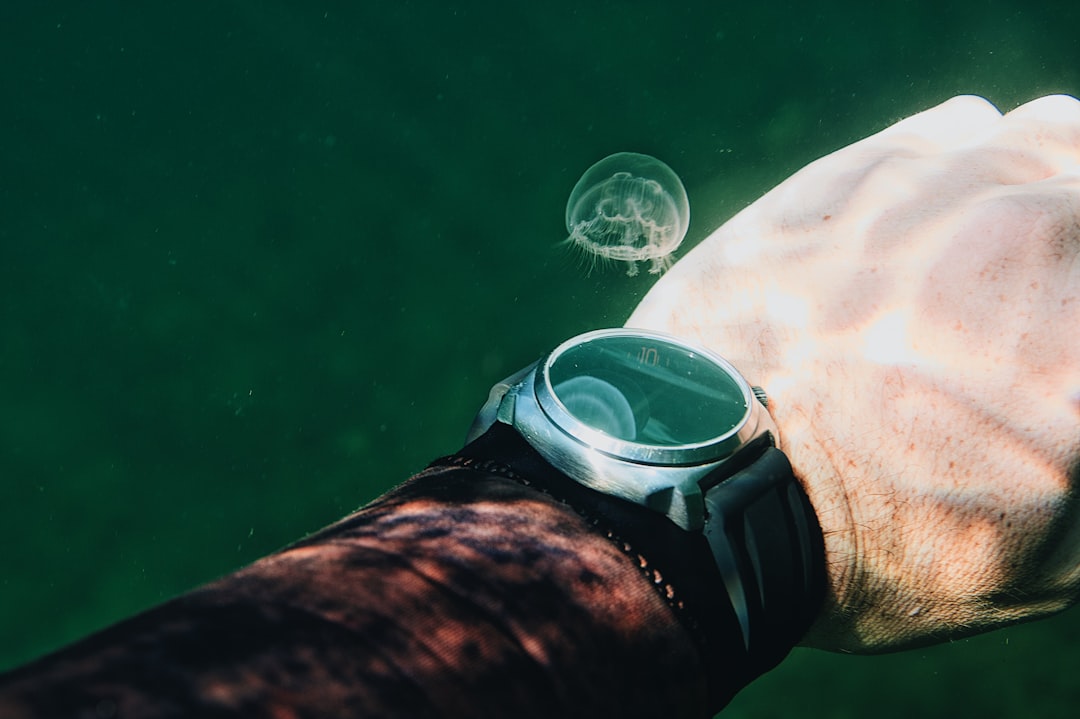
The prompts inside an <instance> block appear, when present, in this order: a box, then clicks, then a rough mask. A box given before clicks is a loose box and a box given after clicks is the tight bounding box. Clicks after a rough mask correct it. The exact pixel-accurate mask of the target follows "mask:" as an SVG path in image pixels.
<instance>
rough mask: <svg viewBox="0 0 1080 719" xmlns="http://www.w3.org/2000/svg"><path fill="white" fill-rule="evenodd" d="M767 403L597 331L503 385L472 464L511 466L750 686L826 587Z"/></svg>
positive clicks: (653, 345)
mask: <svg viewBox="0 0 1080 719" xmlns="http://www.w3.org/2000/svg"><path fill="white" fill-rule="evenodd" d="M765 401H766V399H765V396H764V393H763V392H761V390H759V389H757V388H753V387H751V386H750V385H749V384H748V383H747V381H746V380H745V379H744V378H743V377H742V375H740V374H739V372H738V371H737V370H736V369H735V367H734V366H732V364H731V363H730V362H728V361H727V360H725V359H724V358H722V357H720V356H718V355H716V354H714V353H713V352H711V351H710V350H708V349H706V348H704V347H698V346H695V345H693V344H691V343H689V342H686V341H684V340H682V339H680V338H677V337H674V336H671V335H667V334H662V333H659V332H653V331H645V330H639V329H630V328H623V329H605V330H597V331H593V332H588V333H585V334H582V335H579V336H577V337H573V338H571V339H569V340H567V341H565V342H563V343H562V344H560V345H559V346H558V347H556V348H555V349H554V350H552V351H551V352H549V353H547V354H546V355H544V356H543V357H542V358H541V359H540V360H539V361H537V362H535V363H533V364H531V365H529V366H528V367H526V368H524V369H522V370H521V371H520V372H517V373H515V374H513V375H511V376H510V377H508V378H506V379H505V380H503V381H502V382H499V383H497V384H496V385H495V386H494V387H493V388H492V389H491V392H490V395H489V397H488V400H487V402H486V403H485V404H484V405H483V407H482V408H481V409H480V411H479V413H478V414H477V416H476V419H475V420H474V422H473V426H472V428H471V429H470V431H469V434H468V440H469V444H468V445H467V446H466V448H465V450H463V454H464V455H465V456H472V457H475V458H488V459H491V460H494V461H501V462H503V463H505V464H507V465H509V466H510V467H512V468H514V469H515V470H516V474H517V475H518V476H520V477H521V478H523V480H524V481H526V482H527V483H529V484H531V485H534V486H537V487H538V488H539V489H541V490H543V491H546V492H548V493H549V494H551V495H553V496H555V497H556V498H557V499H560V500H561V501H564V502H566V503H567V504H569V505H570V506H571V507H572V508H574V509H575V510H577V511H578V512H579V514H581V515H582V516H584V517H585V518H586V519H588V520H589V521H590V522H592V523H593V524H595V525H597V526H598V528H600V529H602V530H603V531H605V532H606V533H607V534H608V536H610V537H612V538H613V539H614V540H615V541H616V542H617V543H618V544H620V546H622V547H623V548H624V550H626V551H628V553H631V554H633V555H634V556H635V557H636V558H637V559H638V562H639V564H640V565H642V566H643V568H644V569H646V570H647V571H646V575H647V576H648V577H649V578H650V580H651V581H652V582H653V583H654V584H656V585H657V587H658V589H660V590H661V593H662V595H663V596H664V598H665V599H666V600H668V601H669V604H671V605H672V606H673V608H674V609H675V610H676V612H677V613H678V614H679V615H680V617H681V618H682V619H683V620H684V624H686V625H687V626H688V629H690V631H691V632H692V633H693V634H695V636H696V639H697V641H698V642H699V645H700V646H701V647H702V652H703V654H704V655H705V660H706V664H711V665H714V666H712V667H710V671H725V672H728V673H729V674H730V673H731V672H733V671H736V672H738V671H742V670H745V671H746V672H747V673H748V675H749V676H748V678H746V679H745V681H746V682H749V681H750V680H751V679H753V678H754V677H756V676H758V675H759V674H761V673H763V672H764V671H767V670H768V669H770V668H772V666H774V665H775V664H777V663H779V661H780V660H781V659H782V658H783V657H784V656H786V654H787V653H788V651H790V649H791V648H792V647H793V646H794V645H795V643H797V642H798V640H799V639H800V638H801V637H802V635H803V634H804V633H805V631H806V630H807V629H808V628H809V626H810V623H811V622H812V621H813V619H814V617H815V616H816V615H817V612H818V610H819V608H820V605H821V601H822V598H823V595H824V585H825V571H824V548H823V542H822V536H821V529H820V527H819V525H818V522H817V517H816V515H815V514H814V511H813V507H812V506H811V505H810V502H809V500H808V499H807V497H806V494H805V493H804V492H803V490H802V488H801V486H800V485H799V483H798V481H797V480H796V478H795V476H794V473H793V471H792V468H791V465H790V463H789V462H788V460H787V458H786V457H785V455H784V454H783V453H782V452H781V451H780V450H779V449H778V447H777V437H778V433H777V429H776V425H775V424H774V422H773V420H772V418H771V417H770V415H769V413H768V411H767V409H766V406H765ZM733 652H734V653H735V655H737V656H738V657H739V658H740V662H739V663H738V667H737V668H736V669H732V667H731V666H728V665H729V664H730V663H731V660H730V656H731V654H732V653H733ZM719 654H723V655H724V656H723V657H721V656H719ZM719 665H723V666H719Z"/></svg>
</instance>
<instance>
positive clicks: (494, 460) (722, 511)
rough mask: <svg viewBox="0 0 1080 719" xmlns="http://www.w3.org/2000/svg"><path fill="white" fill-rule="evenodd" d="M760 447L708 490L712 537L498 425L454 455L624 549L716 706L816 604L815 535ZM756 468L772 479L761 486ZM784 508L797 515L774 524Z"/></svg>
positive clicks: (800, 629) (791, 641)
mask: <svg viewBox="0 0 1080 719" xmlns="http://www.w3.org/2000/svg"><path fill="white" fill-rule="evenodd" d="M763 450H764V453H768V454H764V453H763V454H762V455H761V456H760V457H759V458H758V459H757V461H754V462H752V464H753V466H754V469H753V472H752V473H751V471H750V469H749V468H748V467H744V468H743V470H742V471H741V472H739V471H736V472H735V473H734V474H733V476H731V477H730V479H729V480H728V481H727V482H725V485H724V488H723V489H724V493H721V494H719V495H718V494H715V493H712V492H711V491H710V494H711V498H712V499H713V500H715V501H712V502H710V506H709V510H708V511H709V512H710V514H711V518H710V527H711V531H712V535H711V536H710V537H709V538H708V539H706V534H704V533H700V532H699V533H690V532H686V531H684V530H682V529H681V528H679V527H678V526H676V525H675V524H674V523H673V522H671V521H670V520H669V519H667V518H666V517H664V516H663V515H661V514H659V513H657V512H655V511H654V510H651V509H648V508H646V507H644V506H641V505H638V504H634V503H631V502H628V501H625V500H622V499H619V498H617V497H612V496H610V495H606V494H603V493H601V492H597V491H595V490H593V489H590V488H588V487H585V486H583V485H581V484H580V483H578V482H576V481H574V480H572V479H570V478H569V477H567V476H566V475H564V474H562V473H561V472H559V471H558V470H555V469H554V468H552V467H551V466H550V465H549V464H548V463H547V462H546V461H545V460H544V459H543V458H542V457H541V456H540V455H539V454H538V453H537V452H536V451H535V450H534V449H533V448H532V447H530V446H529V444H528V443H527V442H525V440H524V439H523V438H521V437H520V435H518V434H517V433H516V432H515V431H514V430H513V429H512V428H511V427H509V426H507V425H503V424H500V423H496V424H495V425H493V426H492V428H491V429H489V430H488V432H487V433H485V434H484V435H482V436H481V437H480V438H479V439H477V440H476V441H474V442H473V443H471V444H470V445H469V446H467V447H466V448H465V449H464V450H462V452H460V453H459V454H458V455H457V457H458V458H464V459H465V460H467V461H472V462H480V463H481V464H480V465H479V466H483V467H486V468H488V469H491V467H492V466H496V465H504V466H506V467H508V468H511V470H512V472H511V474H512V476H513V477H515V478H516V479H518V481H521V482H522V483H523V484H526V485H528V486H530V487H533V488H536V489H539V490H540V491H542V492H544V493H545V494H547V495H549V496H550V497H552V498H554V499H556V500H558V501H559V502H561V503H563V504H565V505H567V506H569V507H570V508H571V509H573V510H574V511H575V512H576V513H577V514H578V515H579V516H581V517H582V518H583V519H584V520H585V521H586V523H587V524H588V525H589V526H590V527H592V528H593V530H594V531H595V532H596V533H597V534H600V535H602V536H604V537H606V539H607V540H608V541H610V542H611V543H612V545H613V546H615V547H616V548H617V549H618V550H619V551H621V552H622V553H624V554H625V555H626V557H627V559H628V561H630V562H631V564H632V565H633V566H634V567H635V568H636V569H637V571H638V572H639V573H640V574H641V576H642V578H643V579H644V580H645V581H646V582H647V583H648V584H649V585H650V587H651V588H652V591H654V592H655V593H656V594H657V596H658V597H659V598H660V599H661V600H662V601H664V603H665V604H667V606H668V607H669V608H670V609H671V611H672V612H673V614H674V616H675V617H676V618H677V619H678V620H679V622H680V623H681V624H682V626H683V627H684V628H685V630H686V632H687V633H688V635H689V637H690V638H691V639H692V640H693V642H694V644H695V646H696V647H697V649H698V653H699V655H700V657H701V660H702V663H703V665H704V677H705V680H706V681H707V682H708V684H709V688H710V702H709V708H710V710H711V711H714V712H715V711H718V710H719V709H720V708H722V706H723V705H725V704H726V703H727V702H728V701H729V700H730V699H731V697H732V696H733V695H734V694H735V693H736V692H737V691H738V690H739V689H741V688H742V687H744V686H745V685H746V684H748V683H749V682H750V681H752V680H753V679H755V678H756V677H758V676H760V675H761V674H763V673H765V672H766V671H768V670H769V669H771V668H772V667H774V666H775V665H776V664H778V663H779V662H780V661H781V660H782V659H783V658H784V657H785V656H786V655H787V654H788V652H789V651H790V649H791V648H792V647H793V646H794V645H795V644H796V643H797V642H798V640H799V639H800V638H801V636H802V635H803V634H804V633H805V631H806V629H807V627H808V626H809V623H810V621H812V619H813V618H814V616H816V614H817V608H818V606H819V605H820V601H821V590H822V586H823V581H822V580H821V578H820V577H819V576H818V575H819V574H820V573H821V572H822V571H823V570H822V566H821V560H820V553H821V548H820V534H819V530H818V529H817V524H816V521H814V519H813V515H812V510H811V508H810V505H809V502H808V501H806V499H805V496H804V495H802V493H801V490H799V489H798V487H797V485H793V484H792V483H791V482H790V480H785V475H786V476H787V477H790V467H788V465H787V460H786V458H784V456H783V454H781V453H780V452H779V451H777V450H775V449H773V448H765V447H763ZM451 459H453V458H451ZM762 473H771V474H772V480H770V481H769V483H767V484H763V480H762V477H761V475H762ZM779 515H784V516H788V517H791V518H793V519H792V521H791V522H790V523H785V524H784V526H780V523H778V522H777V521H776V519H777V517H778V516H779ZM795 517H798V519H794V518H795ZM755 527H756V529H757V530H758V531H757V532H755V531H754V528H755ZM762 530H764V531H762ZM710 544H711V545H712V547H710ZM718 547H719V549H718ZM718 558H720V559H721V561H722V563H723V567H721V566H719V565H718Z"/></svg>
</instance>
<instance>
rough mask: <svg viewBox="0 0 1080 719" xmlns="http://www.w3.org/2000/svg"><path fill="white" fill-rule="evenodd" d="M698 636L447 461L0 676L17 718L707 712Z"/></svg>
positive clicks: (498, 487)
mask: <svg viewBox="0 0 1080 719" xmlns="http://www.w3.org/2000/svg"><path fill="white" fill-rule="evenodd" d="M704 702H705V688H704V681H703V677H702V675H701V670H700V667H699V665H698V658H697V654H696V651H695V649H694V647H693V644H692V643H691V642H690V640H689V638H688V636H687V635H686V632H685V630H684V629H683V628H682V626H681V625H680V624H679V623H678V622H677V620H676V619H675V617H674V615H673V614H672V612H671V610H670V609H669V608H668V607H667V605H666V604H665V603H664V602H663V600H662V599H661V598H660V596H659V594H658V593H657V592H656V591H655V589H654V588H653V587H651V586H649V584H648V583H647V582H646V580H645V579H644V578H643V577H642V576H641V574H640V572H639V571H638V569H637V568H636V567H635V566H634V565H633V563H632V562H631V560H630V559H628V558H627V556H625V555H624V554H623V553H622V552H621V551H619V550H618V549H617V548H616V547H615V546H614V545H613V544H612V543H611V542H610V541H609V540H607V539H606V538H604V537H602V536H599V535H598V534H596V533H595V531H594V530H592V529H591V528H589V527H587V526H586V525H585V524H584V522H583V521H582V520H581V519H580V518H579V517H578V516H577V515H576V514H574V513H573V512H571V511H569V510H568V509H567V508H566V507H565V506H563V505H560V504H558V503H557V502H555V501H554V500H552V499H549V498H547V497H546V496H545V495H543V494H540V493H538V492H536V491H534V490H531V489H529V488H526V487H524V486H522V485H520V484H518V483H516V482H514V481H511V480H507V479H503V478H501V477H498V476H494V475H491V474H485V473H481V472H478V471H475V470H472V469H467V468H452V469H436V470H429V471H427V472H426V473H424V474H422V475H420V476H418V477H417V478H414V479H413V480H412V481H411V482H410V483H407V484H406V485H404V486H403V487H402V488H399V489H398V490H396V491H394V492H391V493H390V494H388V495H386V496H385V497H383V498H381V499H380V500H378V501H376V502H375V503H373V504H372V505H370V506H369V507H367V508H365V509H363V510H361V511H359V512H357V513H356V514H353V515H351V516H349V517H347V518H345V519H343V520H342V521H340V522H339V523H337V524H335V525H333V526H331V527H329V528H327V529H325V530H323V531H321V532H319V533H317V534H315V535H313V536H311V537H309V538H307V539H305V540H303V541H302V542H299V543H298V544H296V545H294V546H292V547H290V548H287V549H285V550H284V551H282V552H280V553H278V554H275V555H272V556H270V557H267V558H266V559H263V560H261V561H259V562H256V563H255V564H253V565H251V566H250V567H247V568H245V569H243V570H241V571H239V572H237V573H235V574H232V575H229V576H227V577H225V578H223V579H221V580H219V581H217V582H214V583H213V584H210V585H207V586H205V587H203V588H201V589H198V590H196V591H194V592H192V593H190V594H188V595H185V596H183V597H181V598H179V599H176V600H174V601H171V602H168V603H166V604H164V605H162V606H160V607H158V608H156V609H152V610H150V611H148V612H146V613H144V614H142V615H140V616H138V617H135V618H133V619H130V620H128V621H125V622H122V623H120V624H118V625H116V626H114V627H112V628H110V629H106V630H105V631H103V632H101V633H99V634H97V635H94V636H92V637H90V638H88V639H86V640H84V641H82V642H79V643H77V644H75V645H73V646H71V647H69V648H68V649H65V650H62V651H61V652H59V653H57V654H54V655H51V656H49V657H46V658H44V659H42V660H39V661H38V662H36V663H34V664H31V665H28V666H27V667H24V668H23V669H21V670H17V671H16V672H13V673H11V674H9V675H7V676H4V677H0V716H2V717H4V718H5V719H16V718H18V717H50V718H51V717H69V716H70V717H76V716H94V712H95V711H98V709H99V708H100V709H101V711H102V712H104V713H105V714H106V715H107V712H108V710H109V708H110V707H114V708H115V710H116V713H115V714H114V716H120V717H171V716H199V717H230V716H236V717H245V718H248V719H250V718H256V717H274V718H275V719H278V718H281V717H319V716H332V717H349V716H358V717H359V716H402V717H454V716H461V717H477V716H514V717H530V716H535V717H552V716H560V717H564V716H565V717H569V716H581V717H590V718H593V719H595V717H598V716H624V717H630V716H641V717H646V716H649V717H655V716H668V717H680V716H686V717H693V716H703V715H707V713H706V712H704V709H703V706H704Z"/></svg>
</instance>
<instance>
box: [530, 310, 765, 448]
mask: <svg viewBox="0 0 1080 719" xmlns="http://www.w3.org/2000/svg"><path fill="white" fill-rule="evenodd" d="M537 390H538V393H537V394H538V397H537V398H538V400H539V402H540V405H541V407H543V408H544V410H545V413H546V414H548V416H549V418H550V419H551V420H552V421H553V422H555V423H556V424H557V425H559V426H560V428H561V429H563V431H565V432H567V433H568V434H570V435H571V436H575V437H577V438H578V439H581V440H585V441H588V442H589V443H590V444H597V441H599V443H600V444H601V445H603V444H604V439H605V438H610V439H611V440H614V443H613V444H612V445H611V446H612V447H614V448H615V450H616V451H615V453H616V454H624V452H619V451H617V450H618V448H619V446H623V445H624V444H630V445H637V446H645V447H651V448H657V449H660V448H670V449H674V448H680V447H687V446H688V445H689V446H695V447H700V446H701V445H711V444H723V443H724V442H725V440H727V439H728V438H730V437H732V436H733V435H734V434H735V433H737V432H738V430H739V428H740V427H742V425H743V424H744V423H745V422H746V419H747V416H748V414H749V407H750V402H751V401H752V399H751V393H750V388H749V386H748V385H747V384H746V381H745V380H743V379H742V377H741V376H740V375H739V374H738V372H737V371H736V370H735V369H734V367H732V366H731V365H730V364H728V363H727V362H726V361H725V360H723V359H722V358H720V357H718V356H716V355H713V354H712V353H710V352H707V351H705V350H702V349H697V348H694V347H691V346H688V345H685V344H683V343H682V342H681V341H679V340H677V339H676V338H674V337H667V336H665V335H659V334H654V333H648V332H643V331H641V330H603V331H600V332H593V333H589V334H586V335H582V336H580V337H577V338H575V339H573V340H571V341H569V342H567V343H565V344H563V345H561V346H560V347H558V348H556V349H555V350H554V351H553V352H552V353H551V355H549V356H548V358H547V359H546V361H545V362H544V363H543V364H542V368H541V371H540V372H539V373H538V376H537ZM598 448H601V449H603V447H602V446H601V447H598ZM661 452H662V453H665V454H666V452H663V450H662V449H661Z"/></svg>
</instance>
